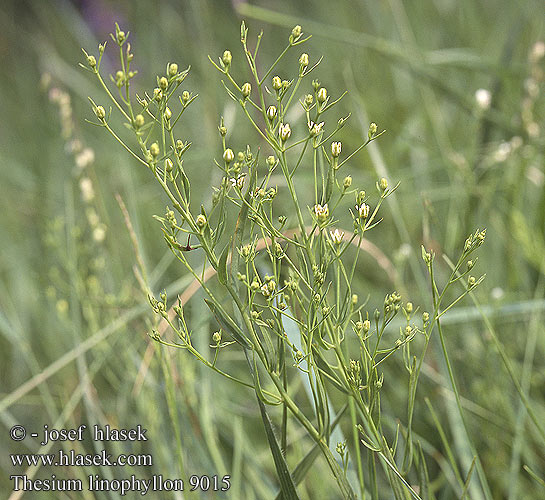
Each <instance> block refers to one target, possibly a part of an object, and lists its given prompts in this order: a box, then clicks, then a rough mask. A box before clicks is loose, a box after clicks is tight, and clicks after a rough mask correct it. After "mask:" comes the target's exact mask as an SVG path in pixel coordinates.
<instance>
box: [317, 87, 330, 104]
mask: <svg viewBox="0 0 545 500" xmlns="http://www.w3.org/2000/svg"><path fill="white" fill-rule="evenodd" d="M316 99H317V101H318V102H319V103H320V104H323V103H324V102H325V101H326V99H327V89H326V88H325V87H322V88H321V89H320V90H318V95H317V96H316Z"/></svg>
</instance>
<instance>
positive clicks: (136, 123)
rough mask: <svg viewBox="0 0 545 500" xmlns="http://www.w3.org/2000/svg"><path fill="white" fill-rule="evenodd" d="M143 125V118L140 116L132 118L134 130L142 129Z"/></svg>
mask: <svg viewBox="0 0 545 500" xmlns="http://www.w3.org/2000/svg"><path fill="white" fill-rule="evenodd" d="M144 123H145V120H144V116H143V115H141V114H138V115H136V116H135V117H134V126H135V127H136V128H140V127H143V126H144Z"/></svg>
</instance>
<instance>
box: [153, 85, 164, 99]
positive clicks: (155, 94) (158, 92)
mask: <svg viewBox="0 0 545 500" xmlns="http://www.w3.org/2000/svg"><path fill="white" fill-rule="evenodd" d="M153 98H154V99H155V100H156V101H160V100H161V99H162V98H163V91H162V90H161V89H160V88H159V87H155V88H154V89H153Z"/></svg>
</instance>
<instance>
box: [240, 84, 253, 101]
mask: <svg viewBox="0 0 545 500" xmlns="http://www.w3.org/2000/svg"><path fill="white" fill-rule="evenodd" d="M251 92H252V86H251V85H250V84H249V83H248V82H246V83H245V84H244V85H243V86H242V97H244V99H246V98H247V97H248V96H249V95H250V93H251Z"/></svg>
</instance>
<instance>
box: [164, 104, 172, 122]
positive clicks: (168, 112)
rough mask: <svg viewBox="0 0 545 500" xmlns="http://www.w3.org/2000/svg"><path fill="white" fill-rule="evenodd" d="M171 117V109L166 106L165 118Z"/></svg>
mask: <svg viewBox="0 0 545 500" xmlns="http://www.w3.org/2000/svg"><path fill="white" fill-rule="evenodd" d="M171 118H172V111H170V108H169V107H168V106H167V107H166V108H165V119H166V120H170V119H171Z"/></svg>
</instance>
